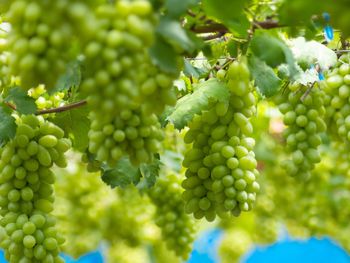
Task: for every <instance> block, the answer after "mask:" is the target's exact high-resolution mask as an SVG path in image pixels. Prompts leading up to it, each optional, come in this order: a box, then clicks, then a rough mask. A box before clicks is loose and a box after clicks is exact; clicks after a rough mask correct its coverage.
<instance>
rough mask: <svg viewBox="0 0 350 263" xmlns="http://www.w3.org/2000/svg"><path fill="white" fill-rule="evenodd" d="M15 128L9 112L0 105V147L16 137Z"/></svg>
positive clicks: (14, 121) (5, 107) (14, 122)
mask: <svg viewBox="0 0 350 263" xmlns="http://www.w3.org/2000/svg"><path fill="white" fill-rule="evenodd" d="M16 127H17V126H16V120H15V118H14V117H12V116H11V110H10V109H9V108H8V107H7V106H5V105H0V145H2V144H4V143H6V142H7V141H8V140H10V139H12V138H13V137H14V136H15V135H16Z"/></svg>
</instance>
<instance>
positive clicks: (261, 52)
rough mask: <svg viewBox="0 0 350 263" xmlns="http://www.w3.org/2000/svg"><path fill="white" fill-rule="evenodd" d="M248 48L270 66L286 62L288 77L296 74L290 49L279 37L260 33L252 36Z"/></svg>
mask: <svg viewBox="0 0 350 263" xmlns="http://www.w3.org/2000/svg"><path fill="white" fill-rule="evenodd" d="M250 49H251V51H252V52H253V54H254V55H255V56H256V57H258V58H259V59H260V60H262V61H264V62H266V64H267V65H268V66H270V67H272V68H275V67H277V66H279V65H281V64H284V63H286V64H287V65H288V67H289V73H290V76H289V77H290V78H291V79H292V80H293V78H294V77H295V76H297V74H298V70H297V69H296V67H295V60H294V56H293V54H292V51H291V50H290V49H289V47H288V46H287V45H286V44H285V43H284V41H282V40H281V39H280V38H278V37H276V36H275V35H273V34H270V33H266V32H263V33H260V34H257V35H256V36H254V38H253V39H252V41H251V44H250Z"/></svg>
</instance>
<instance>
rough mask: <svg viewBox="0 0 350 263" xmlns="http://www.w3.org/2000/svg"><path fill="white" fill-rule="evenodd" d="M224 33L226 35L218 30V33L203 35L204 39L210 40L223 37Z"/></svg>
mask: <svg viewBox="0 0 350 263" xmlns="http://www.w3.org/2000/svg"><path fill="white" fill-rule="evenodd" d="M224 35H225V33H224V32H218V33H216V34H213V35H209V36H204V37H202V39H203V40H204V41H208V40H213V39H216V38H221V37H223V36H224Z"/></svg>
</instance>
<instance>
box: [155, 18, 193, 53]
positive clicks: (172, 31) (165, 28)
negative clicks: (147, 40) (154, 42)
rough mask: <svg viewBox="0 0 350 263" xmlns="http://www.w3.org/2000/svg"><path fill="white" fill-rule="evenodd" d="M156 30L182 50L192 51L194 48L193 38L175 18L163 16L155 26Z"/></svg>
mask: <svg viewBox="0 0 350 263" xmlns="http://www.w3.org/2000/svg"><path fill="white" fill-rule="evenodd" d="M156 32H157V33H158V34H159V35H160V36H162V37H163V38H164V39H166V40H167V42H168V43H170V44H172V45H174V46H175V47H180V48H182V49H183V50H184V51H187V52H189V53H192V52H193V51H194V50H195V49H196V44H195V43H194V41H192V40H193V39H192V38H191V37H190V36H189V35H188V34H187V31H186V30H185V29H184V28H183V27H182V26H181V24H180V22H179V21H177V20H175V19H169V18H168V17H163V18H162V19H161V20H160V22H159V25H158V27H157V30H156Z"/></svg>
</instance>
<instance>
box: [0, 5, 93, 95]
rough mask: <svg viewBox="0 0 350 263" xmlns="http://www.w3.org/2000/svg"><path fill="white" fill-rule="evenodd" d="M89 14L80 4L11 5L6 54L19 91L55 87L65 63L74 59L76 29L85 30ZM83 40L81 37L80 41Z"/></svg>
mask: <svg viewBox="0 0 350 263" xmlns="http://www.w3.org/2000/svg"><path fill="white" fill-rule="evenodd" d="M88 11H89V9H88V8H87V7H86V6H85V4H84V3H83V2H80V1H73V3H71V1H65V0H63V1H45V0H36V1H24V0H15V1H12V3H11V5H10V6H9V8H8V10H7V12H6V14H5V19H6V21H8V22H10V23H11V30H10V33H9V35H8V43H7V45H6V47H5V50H6V51H7V52H9V53H10V56H9V72H10V74H11V75H13V76H19V77H20V79H21V87H23V88H25V89H29V88H32V87H35V86H37V85H38V84H45V85H46V87H47V88H51V87H53V86H54V85H55V83H56V81H57V79H58V77H59V75H60V74H62V73H63V72H64V71H65V69H66V64H67V62H69V61H70V60H72V59H74V58H75V55H76V54H75V53H74V52H73V51H72V52H71V48H72V43H73V41H74V36H75V33H76V32H77V30H78V28H79V27H80V28H82V29H87V24H89V23H88V19H87V18H88V17H89V15H88V14H89V12H88ZM90 20H91V19H90ZM77 25H79V27H77ZM89 29H90V31H93V30H92V27H89ZM90 31H87V30H85V31H84V32H90ZM80 32H81V31H80ZM85 37H86V36H84V34H80V38H81V39H80V40H79V41H83V39H84V38H85Z"/></svg>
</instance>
